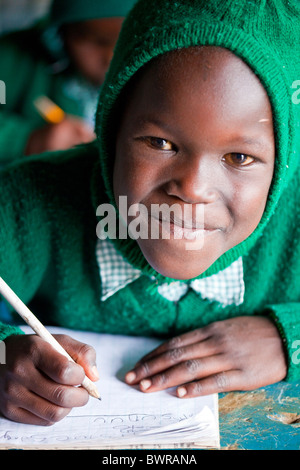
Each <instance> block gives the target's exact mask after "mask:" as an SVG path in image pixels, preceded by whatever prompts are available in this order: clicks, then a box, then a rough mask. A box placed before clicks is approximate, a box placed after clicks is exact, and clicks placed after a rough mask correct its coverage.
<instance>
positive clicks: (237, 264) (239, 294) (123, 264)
mask: <svg viewBox="0 0 300 470" xmlns="http://www.w3.org/2000/svg"><path fill="white" fill-rule="evenodd" d="M96 258H97V263H98V267H99V271H100V277H101V287H102V293H101V300H102V301H105V300H107V299H108V298H109V297H111V296H112V295H114V294H115V293H116V292H118V291H119V290H120V289H123V288H124V287H125V286H127V285H128V284H130V283H131V282H133V281H135V280H136V279H138V278H139V277H141V276H143V275H144V274H143V273H142V272H141V271H140V270H138V269H135V268H133V266H131V264H129V263H128V262H127V261H126V260H124V258H123V257H122V255H121V254H120V253H119V252H118V251H117V250H116V248H115V247H114V245H113V243H112V242H111V241H110V240H109V239H105V240H100V239H98V240H97V245H96ZM189 288H191V289H193V290H194V291H195V292H196V293H197V294H199V295H200V296H201V297H202V298H203V299H207V300H210V301H217V302H220V303H221V304H222V305H223V306H227V305H240V304H241V303H242V302H243V300H244V291H245V286H244V274H243V260H242V258H241V257H240V258H238V259H237V260H236V261H234V262H233V263H232V264H231V265H230V266H228V267H227V268H226V269H224V270H223V271H219V272H218V273H217V274H214V275H212V276H209V277H207V278H203V279H195V280H193V281H190V282H189V283H182V282H180V281H174V282H172V283H171V284H167V283H165V284H162V285H159V286H157V290H158V293H159V294H160V295H162V296H163V297H164V298H166V299H167V300H170V301H173V302H176V301H178V300H180V299H181V297H183V296H184V295H185V294H186V292H187V291H188V289H189Z"/></svg>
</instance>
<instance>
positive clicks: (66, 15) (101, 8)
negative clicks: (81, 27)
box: [50, 0, 136, 25]
mask: <svg viewBox="0 0 300 470" xmlns="http://www.w3.org/2000/svg"><path fill="white" fill-rule="evenodd" d="M135 2H136V0H108V1H107V0H53V2H52V4H51V9H50V21H51V23H52V24H56V25H62V24H67V23H76V22H78V21H87V20H92V19H96V18H98V19H101V18H111V17H123V16H126V15H127V13H128V12H129V10H130V9H131V8H132V6H133V5H134V3H135Z"/></svg>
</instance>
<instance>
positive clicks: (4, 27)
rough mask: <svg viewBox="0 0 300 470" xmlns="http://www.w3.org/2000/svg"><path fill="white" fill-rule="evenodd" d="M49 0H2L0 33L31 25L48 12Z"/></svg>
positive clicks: (0, 2) (0, 0) (0, 3)
mask: <svg viewBox="0 0 300 470" xmlns="http://www.w3.org/2000/svg"><path fill="white" fill-rule="evenodd" d="M49 3H50V1H49V0H0V34H2V33H4V32H7V31H11V30H15V29H22V28H26V27H27V26H30V25H31V24H32V23H33V22H34V21H35V20H36V19H37V18H39V17H41V16H43V15H44V13H45V12H47V9H48V6H49Z"/></svg>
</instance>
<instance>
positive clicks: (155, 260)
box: [139, 241, 219, 281]
mask: <svg viewBox="0 0 300 470" xmlns="http://www.w3.org/2000/svg"><path fill="white" fill-rule="evenodd" d="M161 243H162V242H161V241H158V243H157V244H156V243H153V241H152V243H150V244H147V243H146V244H145V243H139V245H140V248H141V250H142V252H143V255H144V256H145V258H146V260H147V261H148V263H149V264H150V266H151V267H152V268H153V269H154V270H155V271H157V272H158V273H159V274H161V275H163V276H164V277H168V278H171V279H178V280H181V281H183V280H187V279H193V278H195V277H197V276H200V275H201V274H202V273H204V272H205V271H206V270H207V269H208V268H209V267H210V266H211V265H212V264H213V263H214V262H215V261H216V260H217V258H218V257H219V256H218V255H217V254H216V253H213V254H209V253H208V252H207V251H206V250H201V251H196V250H195V251H193V250H186V251H185V252H184V253H183V252H182V251H181V250H180V252H178V251H177V252H176V250H175V251H173V250H168V247H165V248H166V249H162V246H161Z"/></svg>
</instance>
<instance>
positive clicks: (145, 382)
mask: <svg viewBox="0 0 300 470" xmlns="http://www.w3.org/2000/svg"><path fill="white" fill-rule="evenodd" d="M151 385H152V382H151V380H149V379H144V380H141V382H140V386H141V388H142V389H143V390H147V389H148V388H149V387H151Z"/></svg>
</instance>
